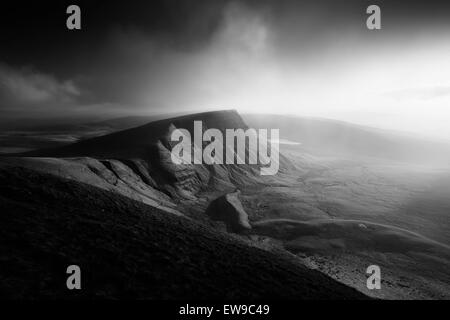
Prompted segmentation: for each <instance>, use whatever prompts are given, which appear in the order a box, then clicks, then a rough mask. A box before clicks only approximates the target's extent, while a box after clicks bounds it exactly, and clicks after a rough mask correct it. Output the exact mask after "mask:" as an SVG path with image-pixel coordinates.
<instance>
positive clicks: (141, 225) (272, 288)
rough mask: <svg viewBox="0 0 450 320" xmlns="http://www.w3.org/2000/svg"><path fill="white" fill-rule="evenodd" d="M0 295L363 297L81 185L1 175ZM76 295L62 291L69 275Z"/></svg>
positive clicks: (7, 171) (16, 173) (15, 172)
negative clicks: (75, 268)
mask: <svg viewBox="0 0 450 320" xmlns="http://www.w3.org/2000/svg"><path fill="white" fill-rule="evenodd" d="M0 212H1V213H0V228H1V232H0V296H1V297H7V298H18V297H19V298H102V297H106V298H126V299H133V298H150V299H161V298H168V299H179V298H188V299H233V298H252V299H256V298H286V299H328V298H331V299H336V298H338V299H346V298H348V299H359V298H365V296H364V295H362V294H361V293H359V292H357V291H355V290H354V289H351V288H349V287H346V286H344V285H342V284H340V283H338V282H336V281H334V280H332V279H331V278H328V277H327V276H324V275H322V274H321V273H319V272H316V271H313V270H309V269H307V268H305V267H302V266H299V265H297V264H294V263H293V262H291V261H289V260H286V258H283V257H279V256H277V255H275V254H273V253H269V252H266V251H263V250H261V249H257V248H253V247H250V246H248V245H246V244H245V243H243V242H241V241H239V240H236V239H234V238H231V237H229V236H227V235H226V234H222V233H218V232H217V231H212V230H210V229H208V228H206V227H204V226H201V225H199V224H197V223H195V222H192V221H190V220H188V219H186V218H180V217H176V216H172V215H168V214H167V213H164V212H161V211H159V210H157V209H155V208H152V207H149V206H146V205H144V204H142V203H139V202H136V201H133V200H130V199H128V198H126V197H123V196H120V195H118V194H114V193H111V192H108V191H104V190H101V189H98V188H95V187H92V186H89V185H85V184H82V183H78V182H74V181H69V180H65V179H62V178H58V177H56V176H52V175H47V174H41V173H37V172H35V171H31V170H28V169H24V168H12V167H9V166H6V167H1V168H0ZM70 264H77V265H79V266H80V267H81V270H82V277H83V283H82V290H81V291H69V290H67V289H66V287H65V282H66V274H65V270H66V267H67V266H68V265H70Z"/></svg>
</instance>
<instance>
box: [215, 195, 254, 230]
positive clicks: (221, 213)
mask: <svg viewBox="0 0 450 320" xmlns="http://www.w3.org/2000/svg"><path fill="white" fill-rule="evenodd" d="M239 194H240V191H239V190H237V191H236V192H233V193H228V194H226V195H223V196H221V197H219V198H217V199H215V200H214V201H212V202H211V203H210V205H209V206H208V208H207V209H206V214H207V215H208V216H210V217H211V218H212V219H214V220H219V221H222V222H224V223H225V225H226V226H227V229H228V230H229V231H231V232H235V233H245V232H246V231H248V230H250V229H251V228H252V227H251V225H250V223H249V221H248V214H247V212H245V210H244V207H243V206H242V203H241V201H240V200H239Z"/></svg>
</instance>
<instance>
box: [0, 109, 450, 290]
mask: <svg viewBox="0 0 450 320" xmlns="http://www.w3.org/2000/svg"><path fill="white" fill-rule="evenodd" d="M244 119H245V121H244ZM244 119H243V118H242V117H241V116H240V115H239V114H238V113H237V112H236V111H234V110H227V111H218V112H207V113H199V114H190V115H184V116H179V117H172V118H168V119H160V120H156V121H152V122H150V123H147V124H144V125H141V126H138V127H135V128H129V129H125V130H121V131H116V132H114V133H108V134H105V135H103V136H97V137H94V138H88V139H84V140H82V141H79V142H76V143H70V144H67V145H65V146H62V147H55V148H47V149H41V150H35V151H32V152H27V153H22V154H15V155H10V156H7V157H0V168H3V169H2V170H3V172H4V173H3V174H4V175H5V179H4V184H3V185H4V189H3V190H4V193H5V194H6V196H5V199H6V202H5V203H10V204H11V205H10V206H9V207H6V209H7V212H8V211H12V212H14V208H15V207H18V208H22V205H20V203H19V202H20V201H22V199H28V198H30V199H32V201H35V200H33V199H38V198H42V199H43V201H42V203H41V204H40V205H39V206H37V205H36V204H35V203H34V202H33V205H32V206H31V207H35V206H36V207H37V209H36V215H35V216H34V217H36V219H38V218H39V217H40V216H41V215H42V213H41V212H42V211H44V212H47V213H48V212H53V211H55V212H59V213H60V212H66V211H69V212H73V210H75V209H74V208H75V207H76V206H77V204H76V200H75V199H79V200H78V201H79V202H83V203H82V204H79V205H80V206H81V207H82V208H84V207H83V206H88V209H89V210H88V211H89V214H90V215H97V214H100V215H101V216H100V217H101V218H98V219H99V220H102V219H103V218H104V217H103V214H104V211H102V210H105V207H104V206H107V211H108V210H113V211H114V212H116V211H117V210H119V212H122V213H124V216H128V215H129V212H128V209H127V207H128V204H130V205H131V203H133V209H132V210H131V211H133V210H134V211H136V210H137V211H138V212H141V211H142V210H143V209H142V210H141V209H136V208H137V207H136V206H139V208H141V206H142V208H147V209H146V210H150V211H151V212H152V213H151V215H153V212H158V215H159V216H161V217H162V215H164V217H166V218H167V219H169V220H168V221H176V223H175V224H176V225H180V226H184V225H192V224H193V225H195V226H197V225H198V226H201V227H199V228H200V229H197V231H198V232H199V233H203V232H205V233H206V234H210V233H212V234H217V235H220V237H225V238H227V239H231V241H238V242H239V243H242V244H245V245H247V246H249V247H250V248H251V250H253V249H256V248H257V249H258V250H261V251H263V252H264V254H270V259H275V260H278V259H282V260H283V261H285V260H286V259H287V261H289V262H290V263H292V264H294V265H296V266H299V267H300V268H301V269H304V268H306V270H309V269H317V270H320V272H322V273H324V274H326V275H327V276H329V277H331V278H333V279H334V280H336V281H338V282H341V283H344V284H345V285H347V286H349V287H353V288H357V289H358V290H359V291H360V292H363V293H364V294H366V295H368V296H372V297H376V298H383V299H447V298H448V297H449V295H450V287H449V285H448V283H450V282H449V281H450V273H449V271H448V270H447V268H445V266H446V265H448V263H449V261H450V249H449V246H450V236H449V234H450V220H449V219H448V212H450V211H449V210H450V201H448V199H450V193H449V190H450V188H448V186H449V185H450V173H449V171H448V169H446V167H445V165H438V163H439V161H442V160H443V159H445V158H444V157H442V158H438V160H439V161H434V162H433V161H430V159H429V158H428V159H427V157H430V155H432V154H433V153H432V152H435V153H434V155H436V154H437V153H436V152H438V153H439V152H444V153H445V147H444V145H442V146H441V148H438V147H436V146H439V145H440V144H439V143H438V144H437V145H427V144H424V143H423V141H420V140H417V139H415V138H413V137H409V136H405V135H402V134H398V133H395V132H387V131H382V130H374V129H370V128H365V127H360V126H355V125H351V124H347V123H342V122H334V121H328V120H318V119H302V118H293V117H292V118H286V117H283V116H279V117H278V116H270V117H265V118H264V117H259V116H258V117H256V116H249V115H246V116H244ZM135 120H136V119H133V121H135ZM195 120H200V121H202V123H203V130H205V129H207V128H217V129H219V130H220V131H221V132H224V130H225V129H237V128H239V129H247V128H249V127H256V128H262V129H271V128H275V129H276V128H278V129H280V137H281V138H282V139H281V144H280V150H281V152H280V158H279V163H278V164H279V168H280V169H279V171H278V173H277V174H276V175H274V176H261V175H260V168H261V164H255V165H248V164H240V165H237V164H230V165H220V164H212V165H207V164H191V163H181V164H175V163H173V162H172V160H171V152H172V149H173V147H174V144H173V142H172V141H170V136H171V133H172V132H173V130H175V129H176V128H180V129H186V130H188V131H189V132H190V134H191V135H192V133H193V123H194V121H195ZM128 121H129V120H124V121H122V120H120V121H118V122H117V123H119V126H120V125H121V124H124V123H128ZM248 124H249V125H248ZM103 125H104V124H103ZM298 143H301V144H298ZM202 146H203V147H205V145H204V144H203V145H202ZM424 147H425V148H428V147H429V148H431V149H430V150H431V151H432V152H431V151H430V153H426V154H425V155H424V157H423V158H422V159H420V157H417V156H414V154H415V153H416V152H419V153H420V152H424V151H423V150H424V149H420V148H424ZM246 151H247V152H249V150H248V148H247V149H246ZM233 152H236V150H233ZM406 155H407V156H406ZM435 160H436V159H435ZM22 173H23V175H24V177H25V179H28V180H29V181H30V184H33V183H35V182H36V186H35V187H34V188H33V189H32V190H29V192H28V191H27V193H26V194H21V193H20V192H21V190H22V189H24V190H28V189H27V186H26V182H25V181H24V180H23V179H22V180H21V178H20V177H19V176H20V175H21V174H22ZM8 174H9V175H8ZM30 177H35V178H36V179H37V180H33V179H34V178H33V179H32V178H30ZM10 180H11V181H12V182H9V181H10ZM14 181H19V182H17V183H18V184H17V185H15V184H14V183H15V182H14ZM33 181H34V182H33ZM38 181H39V183H40V184H41V186H42V188H43V189H44V190H48V192H49V194H50V195H53V196H54V197H56V198H57V199H59V200H58V201H59V202H61V206H64V207H61V208H59V207H58V206H57V205H56V203H57V201H56V199H54V202H53V203H54V205H51V206H50V207H46V206H45V204H46V203H51V201H53V200H48V199H47V198H48V197H47V196H48V195H42V192H43V191H39V187H38V186H37V184H38ZM49 183H50V184H49ZM53 185H55V188H53V187H52V186H53ZM69 185H70V188H69V187H67V188H66V186H69ZM11 188H12V189H11ZM73 188H75V190H76V191H73V190H74V189H73ZM80 189H83V190H85V191H86V190H87V192H88V193H92V194H95V198H93V197H90V196H88V195H87V194H86V193H85V192H84V191H83V193H81V191H79V190H80ZM62 191H64V192H62ZM66 191H67V193H68V194H66ZM71 195H73V196H74V197H75V199H73V201H74V202H73V203H71V204H70V206H66V205H68V204H67V201H66V199H72V198H71ZM97 198H98V199H99V201H98V202H97V201H96V199H97ZM80 199H83V200H82V201H81V200H80ZM116 199H121V200H120V201H119V200H117V201H116ZM36 201H37V200H36ZM109 202H110V204H108V203H109ZM25 203H27V202H25ZM99 203H101V205H100V207H99ZM124 203H127V205H125V204H124ZM25 205H26V204H25ZM110 205H111V206H116V205H118V206H119V208H118V209H117V208H115V207H114V208H112V207H110ZM43 206H44V207H43ZM89 206H90V207H89ZM47 208H48V210H47ZM116 209H117V210H116ZM122 209H123V210H122ZM21 210H22V209H21ZM98 210H100V211H101V213H99V212H98ZM121 210H122V211H121ZM146 212H147V211H146ZM13 217H14V215H9V216H7V218H6V220H5V223H6V224H8V221H10V220H11V219H13ZM166 218H161V219H166ZM55 219H57V218H56V217H55ZM68 219H69V220H68V221H66V222H64V225H65V224H68V225H71V222H70V220H71V219H77V218H76V217H74V216H70V218H68ZM83 219H84V218H83ZM92 219H94V220H95V219H97V218H91V217H90V216H89V217H88V219H84V220H83V221H84V222H87V221H91V220H92ZM124 219H126V218H124ZM52 221H53V220H51V219H50V220H49V218H48V217H46V218H45V219H44V221H39V222H36V223H41V222H42V223H43V224H44V225H45V223H46V222H51V223H53V222H52ZM75 221H77V220H75ZM96 221H97V220H96ZM185 221H188V223H185ZM16 223H18V222H17V221H15V220H14V223H13V224H12V225H13V226H14V228H16V229H17V230H18V233H17V234H20V233H23V232H24V230H25V228H26V227H25V226H21V227H22V228H23V229H19V227H17V226H16V225H15V224H16ZM55 223H57V222H55ZM74 223H75V222H74ZM76 223H77V224H78V222H76ZM120 223H125V222H124V221H122V220H121V222H120ZM152 223H153V222H152ZM135 224H136V223H135ZM135 224H134V225H135ZM143 224H144V225H146V224H147V222H146V221H143ZM112 225H113V222H111V226H112ZM138 225H139V226H140V224H138ZM128 227H129V226H128V225H127V227H126V228H128ZM50 228H52V229H51V230H54V229H55V228H56V227H54V226H53V225H51V226H50ZM89 228H90V227H89ZM108 228H109V227H108ZM111 228H112V227H111ZM169 228H172V226H169ZM181 228H182V227H181ZM37 230H38V231H37V234H38V235H39V234H40V233H42V232H44V233H45V234H47V235H48V233H47V231H46V230H47V225H45V227H44V226H43V227H38V228H37ZM121 230H122V229H121ZM177 230H178V229H177ZM52 232H54V231H52ZM114 232H116V231H114ZM155 232H159V231H155ZM183 232H184V231H181V230H178V231H177V232H176V233H174V234H170V236H171V237H172V236H173V237H175V238H176V239H184V238H185V237H186V235H185V234H184V233H183ZM186 232H188V233H191V232H192V231H191V229H187V231H186ZM84 233H85V231H82V232H81V234H84ZM25 234H27V233H26V232H25ZM81 236H82V235H81ZM92 237H93V235H92V234H89V235H87V238H89V239H91V240H92ZM111 237H113V235H112V234H111ZM196 237H197V235H196ZM198 237H200V238H201V239H202V236H200V235H198ZM158 239H159V240H161V239H162V238H161V237H160V238H158ZM220 239H221V240H217V241H216V240H214V241H216V242H219V243H222V242H223V241H225V240H223V239H224V238H220ZM14 241H18V240H17V239H16V240H14ZM14 241H13V243H14ZM65 241H66V240H64V241H60V243H64V242H65ZM151 241H154V242H155V243H158V241H157V240H156V239H153V238H152V239H151ZM161 241H166V240H161ZM177 241H178V240H177ZM202 241H203V240H202ZM226 241H228V240H226ZM94 243H95V246H99V244H102V242H101V241H100V242H99V243H98V242H97V241H96V240H94ZM233 243H234V242H233ZM166 244H167V246H170V245H171V244H170V241H169V240H167V242H166ZM174 244H176V245H178V242H176V243H174ZM191 244H192V245H195V246H199V245H200V246H202V244H199V243H193V242H192V243H190V245H191ZM222 245H223V246H224V247H228V246H229V242H223V243H222V244H221V245H220V246H222ZM208 246H209V244H208ZM100 247H101V246H100ZM203 247H204V246H203ZM203 247H202V248H203ZM83 248H84V247H83ZM183 248H184V249H183V250H184V251H183V253H182V254H181V257H185V256H190V254H189V249H188V248H187V247H183ZM141 249H142V250H150V251H151V250H153V249H148V248H147V247H145V248H144V247H140V249H139V250H141ZM17 250H18V251H16V252H15V254H17V255H20V254H23V252H22V253H20V252H19V251H20V250H19V249H17ZM39 250H41V249H39ZM84 250H85V249H83V251H84ZM89 250H95V248H94V247H92V248H91V249H89ZM89 250H88V249H86V252H89ZM102 250H103V249H102ZM164 250H167V249H166V248H164ZM191 250H194V251H195V250H196V249H191ZM212 250H215V251H217V252H219V253H220V252H221V250H222V252H223V250H228V249H223V248H222V249H219V248H218V247H214V249H212ZM243 250H246V249H243ZM245 252H246V254H249V256H250V255H251V253H250V252H248V251H245ZM136 254H137V253H136ZM193 254H194V253H193ZM195 254H196V253H195ZM224 254H225V255H226V256H227V257H228V254H236V253H231V252H228V251H227V252H224ZM101 255H102V254H99V256H101ZM30 259H31V258H30ZM58 259H59V258H58ZM126 259H127V260H128V258H126ZM131 259H132V261H134V260H133V259H134V258H131ZM180 259H181V258H180ZM183 259H188V263H190V264H191V265H192V266H197V265H199V266H200V268H203V264H204V263H205V262H204V261H203V260H202V259H201V258H199V259H198V260H196V261H191V260H189V258H183ZM205 259H209V258H205ZM251 259H253V258H251ZM208 261H209V260H208ZM258 261H259V260H258ZM87 263H88V264H91V263H92V262H91V261H88V262H87ZM121 263H122V264H123V263H125V262H121ZM207 263H210V262H207ZM233 263H239V264H241V263H242V265H241V266H242V267H243V268H244V269H246V268H247V267H246V266H245V264H243V263H244V262H241V261H237V260H236V261H233ZM371 264H377V265H379V266H380V267H381V268H382V274H383V282H382V286H383V289H382V290H368V289H367V287H366V268H367V266H369V265H371ZM223 267H224V268H226V269H227V270H228V269H229V268H231V265H227V266H223ZM249 268H250V267H249ZM251 268H255V269H253V270H256V269H257V268H258V267H257V266H256V265H254V264H252V265H251ZM121 272H122V271H121ZM154 272H156V273H158V272H160V271H159V267H157V268H156V269H155V270H154ZM177 272H181V271H179V270H178V271H177ZM277 272H278V271H277ZM295 272H297V271H295ZM167 276H168V277H170V276H171V275H170V274H169V275H167ZM179 276H182V277H185V280H183V281H190V280H189V279H187V278H186V277H188V276H189V275H185V274H180V275H179ZM233 277H234V276H233ZM186 279H187V280H186ZM208 279H209V278H208ZM208 279H207V280H205V281H206V282H208V283H209V280H208ZM236 279H238V281H242V278H236ZM274 279H278V278H277V277H276V276H274ZM216 280H217V279H215V278H214V280H213V281H216ZM285 280H286V279H285ZM258 281H259V280H258ZM274 281H275V280H274ZM283 281H284V280H283ZM286 281H287V280H286ZM133 286H134V284H133ZM275 286H276V285H275ZM142 290H144V289H142ZM177 290H178V289H177ZM180 290H181V289H180ZM177 292H178V291H177ZM220 294H223V292H222V293H220ZM220 294H218V295H220ZM309 296H310V295H308V294H306V296H305V298H308V297H309ZM227 297H228V296H227ZM258 297H259V296H258ZM283 297H284V296H283ZM329 297H331V298H332V297H334V296H333V295H330V296H329Z"/></svg>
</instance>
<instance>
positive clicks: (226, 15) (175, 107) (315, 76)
mask: <svg viewBox="0 0 450 320" xmlns="http://www.w3.org/2000/svg"><path fill="white" fill-rule="evenodd" d="M445 3H446V2H445V1H398V0H397V1H392V0H391V1H365V0H360V1H336V0H334V1H320V0H319V1H318V0H314V1H312V0H311V1H301V0H298V1H283V0H281V1H280V0H277V1H264V0H257V1H224V0H223V1H214V0H203V1H202V0H195V1H194V0H192V1H180V0H176V1H175V0H164V1H112V0H109V1H93V0H91V1H64V0H63V1H52V2H50V1H48V3H47V4H42V3H41V2H38V1H28V2H23V1H22V2H19V3H18V2H17V1H14V2H11V3H10V4H6V3H5V4H4V3H2V6H1V8H0V112H1V114H2V119H3V120H4V119H19V118H24V117H27V118H45V117H46V118H48V117H68V118H70V117H75V116H84V115H97V116H98V115H101V116H104V117H109V116H110V117H115V116H121V115H132V114H152V113H153V114H154V113H169V112H179V111H183V112H185V111H201V110H213V109H228V108H235V109H238V110H239V111H241V112H263V113H286V114H297V115H302V116H317V117H326V118H333V119H340V120H346V121H350V122H355V123H360V124H366V125H371V126H376V127H381V128H389V129H397V130H406V131H413V132H419V133H423V134H427V135H435V136H439V137H443V138H447V139H450V126H449V125H448V124H449V123H450V76H449V74H450V72H449V71H450V4H445ZM69 4H79V5H80V7H81V10H82V30H80V31H69V30H67V29H66V17H67V15H66V13H65V11H66V7H67V6H68V5H69ZM370 4H378V5H379V6H380V7H381V12H382V14H381V18H382V29H381V30H379V31H370V30H367V28H366V18H367V14H366V12H365V10H366V8H367V6H368V5H370Z"/></svg>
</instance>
